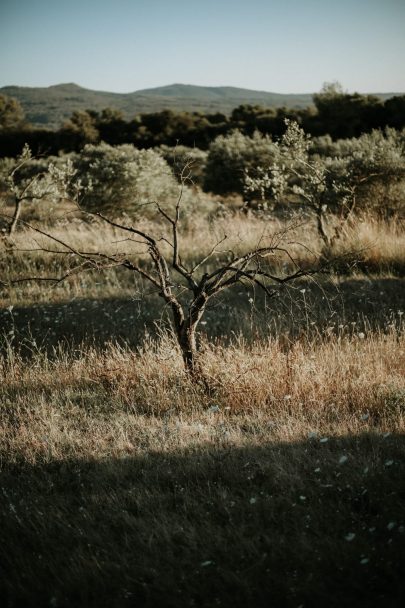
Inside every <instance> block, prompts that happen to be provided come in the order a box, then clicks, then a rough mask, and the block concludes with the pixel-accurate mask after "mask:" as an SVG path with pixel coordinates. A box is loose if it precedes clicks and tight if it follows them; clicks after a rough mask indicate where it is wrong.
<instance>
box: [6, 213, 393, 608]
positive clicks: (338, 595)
mask: <svg viewBox="0 0 405 608" xmlns="http://www.w3.org/2000/svg"><path fill="white" fill-rule="evenodd" d="M221 222H222V224H221ZM210 226H211V228H210ZM225 229H226V230H227V232H229V233H230V234H231V237H232V238H233V239H235V240H234V244H233V247H234V248H237V247H239V246H240V247H241V248H243V247H244V246H251V244H252V243H257V242H258V240H259V239H260V238H263V230H264V228H263V220H260V221H259V220H257V219H255V218H250V219H249V218H244V217H238V216H235V217H234V218H233V219H231V220H230V219H229V218H228V219H227V220H218V222H217V223H216V224H215V225H213V224H212V223H211V224H210V225H208V227H207V225H206V224H204V223H203V222H202V220H200V219H199V218H196V219H195V220H190V221H189V223H188V225H187V229H186V231H185V233H184V241H183V249H184V251H185V257H186V259H190V260H191V259H193V257H194V256H196V255H197V254H198V253H199V252H203V251H204V250H205V249H206V248H209V246H210V243H209V238H212V239H214V238H215V237H216V234H217V235H219V236H220V235H221V232H223V231H224V230H225ZM282 229H283V226H282V225H281V223H280V221H279V220H274V221H273V222H269V223H268V224H267V225H266V226H265V231H266V233H270V232H272V231H273V232H274V231H280V230H282ZM50 230H52V231H53V234H55V235H58V237H59V238H62V237H63V238H69V242H70V243H74V244H75V246H79V244H80V243H82V244H83V245H85V246H86V248H87V249H88V248H91V247H94V248H95V249H97V248H100V247H101V246H104V245H106V246H107V247H111V248H117V247H128V246H132V245H133V244H132V243H122V242H121V243H117V241H118V240H120V235H118V234H116V233H115V231H114V230H113V229H111V228H106V229H105V231H104V232H103V233H100V232H99V231H97V232H96V233H95V232H94V227H91V226H86V225H83V224H81V223H79V222H75V221H73V222H70V223H69V224H63V223H59V224H57V225H53V226H51V227H50ZM215 233H216V234H215ZM207 234H208V235H210V236H209V237H207ZM288 235H289V238H290V242H294V243H298V242H299V243H303V244H304V245H305V246H306V247H301V245H300V246H298V245H296V244H291V245H290V247H291V248H292V249H293V250H294V252H295V255H296V256H297V257H298V258H299V259H300V263H302V264H308V265H309V264H311V263H313V260H314V259H315V258H316V255H317V251H318V249H319V247H320V246H319V243H317V241H316V237H315V236H314V231H313V229H312V228H311V229H308V227H304V228H302V227H296V228H295V233H294V234H292V233H291V232H290V231H289V232H288ZM404 241H405V237H404V233H403V229H402V228H401V226H400V224H393V223H392V224H391V225H388V224H383V223H378V222H375V221H373V222H372V221H368V222H362V223H361V225H357V227H353V228H352V230H351V231H348V232H347V234H346V236H345V241H343V244H342V245H341V248H342V249H343V250H344V251H343V252H349V251H356V255H357V259H358V260H359V259H360V263H359V264H357V266H354V267H353V266H349V265H348V266H347V267H346V268H345V269H344V273H343V274H342V273H340V274H337V273H336V272H334V273H333V274H332V275H330V276H321V277H319V278H317V279H316V280H315V281H313V280H310V279H304V280H301V281H300V282H299V283H298V284H296V285H292V286H291V287H289V288H286V289H280V293H279V296H278V297H277V298H275V299H274V300H270V301H268V300H267V299H266V298H265V297H264V296H263V295H262V294H261V293H260V292H258V291H255V290H254V289H252V288H251V287H249V288H247V289H243V288H239V287H237V288H236V289H235V290H233V291H230V292H229V293H227V294H225V296H224V297H223V298H221V299H218V300H216V301H214V302H213V304H212V306H211V307H210V308H209V309H208V310H207V312H206V315H205V317H204V320H203V323H204V324H203V325H201V328H200V329H201V331H200V363H201V368H202V369H203V370H204V374H205V377H206V378H207V379H208V380H209V385H210V390H209V391H207V390H206V388H205V387H204V386H203V385H199V384H198V383H195V382H193V381H191V379H190V378H189V377H188V376H187V374H186V373H185V372H184V370H183V365H182V359H181V356H180V352H179V350H178V348H177V345H176V342H175V340H174V338H173V336H172V334H171V332H170V326H169V320H168V312H167V311H166V310H165V308H164V306H162V305H161V304H160V299H159V298H158V296H157V295H156V294H153V293H152V294H151V293H149V291H150V290H149V288H148V286H147V285H145V284H144V283H142V281H140V280H139V279H138V278H136V277H134V275H133V274H131V273H127V272H125V271H123V270H122V269H116V268H113V269H110V270H108V271H106V273H104V274H101V273H98V272H94V271H93V272H91V273H88V274H85V275H82V274H77V275H74V276H72V277H70V278H69V279H68V280H67V281H65V282H63V283H60V284H57V285H48V284H45V283H43V282H37V281H29V282H23V283H18V284H14V285H12V286H11V287H5V288H4V289H3V290H2V294H1V307H2V308H1V310H0V324H1V327H2V331H3V338H2V343H1V358H0V373H1V387H0V404H1V405H0V466H1V473H0V547H1V548H0V597H1V598H2V599H3V604H4V605H5V606H7V607H10V608H14V607H20V606H21V607H31V606H32V607H37V606H57V607H66V608H67V607H69V608H70V607H76V606H80V607H82V606H83V607H84V606H94V607H96V606H106V607H107V606H113V607H121V606H146V607H149V606H150V607H152V606H167V607H173V608H174V607H178V606H179V607H181V606H212V605H214V606H215V605H222V606H231V605H232V606H241V607H242V606H243V607H247V606H249V607H250V606H252V607H253V606H254V607H256V606H258V607H261V606H263V607H264V606H266V607H267V606H275V607H283V606H285V607H291V608H292V607H295V608H299V607H300V606H301V607H302V608H304V607H305V608H311V607H313V606H315V607H317V606H320V607H321V606H322V607H323V606H328V607H329V606H330V607H336V608H337V607H343V606H358V607H364V608H368V607H374V606H375V607H380V606H384V607H387V608H388V607H392V608H394V607H397V606H402V605H403V602H404V600H405V584H404V580H403V572H404V568H405V509H404V504H405V435H404V432H405V428H404V427H405V343H404V333H403V318H404V317H403V313H404V311H405V308H404V306H405V298H404V295H405V293H404V279H403V276H404V273H403V269H404V251H405V248H404V247H403V245H404ZM38 245H40V246H43V245H44V241H39V240H38V238H36V240H35V241H34V240H33V237H32V235H31V233H30V232H24V231H21V232H19V233H17V235H16V237H15V243H14V248H13V249H10V248H7V247H6V246H4V249H3V252H2V257H1V258H0V259H1V270H2V274H3V276H5V277H7V278H8V277H11V276H17V277H24V276H25V277H27V276H38V274H43V273H47V274H48V275H49V274H56V273H58V272H61V270H62V268H63V265H64V264H68V263H69V262H68V261H67V260H66V259H65V257H64V256H60V255H59V254H50V253H44V252H43V251H38V252H36V253H34V254H32V253H30V254H28V253H27V252H21V251H17V252H16V249H19V250H21V249H32V248H34V247H38ZM135 248H136V246H135V245H134V251H135ZM344 248H345V249H344ZM309 249H310V251H309ZM115 250H116V249H115ZM340 253H342V251H340ZM134 255H140V256H142V254H135V253H134ZM219 255H220V256H226V252H222V253H220V254H219ZM273 263H274V267H275V268H281V267H282V265H283V264H286V262H285V260H282V259H277V260H275V261H274V262H273ZM156 322H157V323H156Z"/></svg>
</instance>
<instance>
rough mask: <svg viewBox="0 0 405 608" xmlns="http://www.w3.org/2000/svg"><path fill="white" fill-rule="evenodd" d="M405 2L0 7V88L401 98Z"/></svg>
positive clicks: (66, 0)
mask: <svg viewBox="0 0 405 608" xmlns="http://www.w3.org/2000/svg"><path fill="white" fill-rule="evenodd" d="M404 66H405V0H246V1H241V0H0V86H4V85H10V84H16V85H21V86H49V85H52V84H58V83H62V82H75V83H77V84H80V85H81V86H84V87H87V88H90V89H98V90H106V91H117V92H130V91H135V90H138V89H142V88H148V87H155V86H161V85H164V84H171V83H174V82H177V83H178V82H181V83H186V84H199V85H212V86H217V85H231V86H239V87H246V88H251V89H260V90H265V91H273V92H279V93H303V92H314V91H318V90H319V89H320V88H321V86H322V84H323V83H324V82H326V81H332V80H338V81H340V82H341V83H342V85H343V87H344V88H345V89H347V90H348V91H350V92H352V91H359V92H392V91H395V92H404V91H405V67H404Z"/></svg>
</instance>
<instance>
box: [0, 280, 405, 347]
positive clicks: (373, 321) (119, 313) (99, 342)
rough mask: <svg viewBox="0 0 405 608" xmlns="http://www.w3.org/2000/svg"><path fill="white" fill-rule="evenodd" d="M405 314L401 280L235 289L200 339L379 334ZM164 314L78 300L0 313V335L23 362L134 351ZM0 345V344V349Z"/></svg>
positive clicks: (122, 303) (133, 304)
mask: <svg viewBox="0 0 405 608" xmlns="http://www.w3.org/2000/svg"><path fill="white" fill-rule="evenodd" d="M404 308H405V280H404V279H400V278H389V279H370V280H369V279H348V280H345V281H343V282H341V283H340V285H339V286H336V285H333V284H332V283H325V284H322V285H317V284H315V283H308V282H305V283H298V284H296V285H295V286H294V287H293V288H292V287H286V288H280V289H279V296H278V297H276V298H274V299H272V300H270V301H269V300H266V298H265V297H264V296H263V293H262V292H261V291H260V290H258V291H256V292H255V291H252V290H250V291H249V290H246V289H244V288H243V287H242V286H240V287H239V288H237V289H234V290H232V291H230V292H227V293H224V294H223V296H221V298H220V299H218V300H216V301H213V302H212V304H211V305H210V306H209V307H208V309H207V311H206V314H205V316H204V324H202V325H200V332H201V333H202V334H205V335H206V336H207V337H208V339H209V340H213V339H214V340H215V339H217V338H223V337H224V336H227V337H228V339H229V337H232V336H235V335H238V334H240V333H242V334H243V335H244V336H245V338H246V339H248V340H249V339H252V338H254V339H257V338H259V337H264V336H268V335H269V334H273V335H279V334H281V333H284V334H288V335H289V336H291V337H294V336H297V335H301V334H302V332H306V334H307V335H308V336H309V337H310V335H311V333H312V334H313V335H315V334H319V332H322V331H324V330H325V329H327V328H329V330H332V331H337V332H338V331H340V330H339V329H338V327H339V325H341V326H342V327H343V326H344V331H346V332H359V331H365V330H368V329H373V330H375V329H381V330H386V329H387V328H388V327H390V326H392V324H396V325H397V326H398V325H399V324H400V323H401V317H400V316H398V312H399V313H400V314H401V312H402V313H403V312H404ZM169 318H170V316H169V311H168V310H167V308H165V307H164V306H163V305H162V301H161V299H160V298H158V297H157V296H154V297H150V298H149V299H147V300H146V299H145V300H131V299H128V298H126V299H124V298H121V299H120V298H109V299H104V300H102V299H97V300H90V299H81V300H73V301H70V302H61V303H56V304H40V305H36V306H28V307H15V308H12V309H11V310H10V309H3V310H0V335H2V336H4V337H3V340H2V343H3V350H4V347H5V345H6V344H7V343H9V344H12V345H13V347H17V348H18V349H21V350H22V352H23V353H24V354H25V355H29V353H30V352H32V349H33V348H34V349H44V350H47V351H48V352H49V353H51V351H52V349H54V348H55V347H57V346H58V345H59V344H63V345H64V346H65V347H69V348H72V349H77V348H81V347H82V346H83V345H85V344H87V345H89V344H90V345H94V346H96V347H103V346H105V345H106V344H107V343H109V342H117V343H121V344H127V345H128V346H130V347H131V348H136V347H137V346H139V344H141V343H142V341H143V339H144V338H145V336H146V335H151V336H153V337H156V335H157V332H158V330H157V328H158V327H165V326H169ZM0 346H1V345H0Z"/></svg>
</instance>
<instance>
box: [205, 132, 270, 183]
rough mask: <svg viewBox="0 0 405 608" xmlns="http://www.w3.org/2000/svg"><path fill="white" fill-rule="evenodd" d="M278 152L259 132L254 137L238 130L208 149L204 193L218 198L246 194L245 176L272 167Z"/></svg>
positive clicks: (219, 138) (218, 140)
mask: <svg viewBox="0 0 405 608" xmlns="http://www.w3.org/2000/svg"><path fill="white" fill-rule="evenodd" d="M275 151H276V148H275V144H274V143H273V142H272V140H271V137H269V136H268V135H262V134H261V133H259V132H258V131H256V132H255V133H254V134H253V136H252V137H249V136H248V135H243V133H241V132H240V131H238V130H234V131H232V132H231V133H229V134H228V135H220V136H219V137H217V138H216V139H215V140H214V141H213V143H212V144H211V146H210V148H209V152H208V158H207V166H206V178H205V183H204V188H205V190H208V191H212V192H215V193H217V194H234V193H238V194H243V193H244V190H245V174H246V172H250V171H253V170H254V169H255V168H257V167H260V166H268V165H269V164H271V163H272V162H273V160H274V154H275Z"/></svg>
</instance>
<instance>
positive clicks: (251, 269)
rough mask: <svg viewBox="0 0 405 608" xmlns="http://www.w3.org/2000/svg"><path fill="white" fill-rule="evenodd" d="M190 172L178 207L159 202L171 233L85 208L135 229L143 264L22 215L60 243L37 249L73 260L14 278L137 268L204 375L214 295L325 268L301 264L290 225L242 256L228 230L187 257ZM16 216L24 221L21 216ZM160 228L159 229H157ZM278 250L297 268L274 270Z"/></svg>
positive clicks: (191, 365) (190, 368) (190, 361)
mask: <svg viewBox="0 0 405 608" xmlns="http://www.w3.org/2000/svg"><path fill="white" fill-rule="evenodd" d="M189 171H190V166H189V164H186V166H185V167H184V168H183V171H182V173H181V176H180V177H181V180H180V181H181V185H180V192H179V196H178V199H177V201H176V203H175V206H174V208H173V210H172V212H169V211H167V210H166V209H164V208H163V207H162V206H161V205H160V204H159V203H153V204H154V205H155V206H156V210H157V212H158V214H159V216H160V218H161V221H162V222H163V224H164V225H165V226H166V228H169V236H157V235H156V234H152V231H144V230H142V229H141V228H140V227H138V226H137V225H136V224H134V225H131V224H127V223H122V222H121V221H118V220H114V219H110V218H109V217H106V216H105V215H103V214H102V213H100V212H91V213H90V212H86V211H84V210H82V211H83V213H85V214H86V215H87V216H90V217H91V218H93V219H94V218H97V223H98V222H103V223H106V224H109V225H110V226H113V227H114V228H115V229H118V230H122V231H123V232H124V233H127V234H129V236H128V238H126V239H123V240H128V241H134V242H136V243H138V244H139V243H140V244H142V245H143V246H145V249H144V252H145V253H147V255H148V257H149V264H144V263H142V260H140V259H139V256H138V257H137V258H134V256H133V255H132V254H125V253H106V252H102V251H97V252H92V251H84V250H79V249H77V248H75V247H73V246H72V245H71V244H69V242H67V241H66V240H61V239H60V238H57V237H55V236H53V235H52V234H51V233H50V232H49V231H46V230H43V229H41V228H39V227H37V226H34V225H32V224H29V223H27V222H24V221H23V220H19V222H20V224H21V225H24V226H25V227H26V228H28V229H30V230H32V231H33V232H35V233H36V234H39V235H42V236H43V237H46V239H49V240H50V241H51V242H53V243H54V245H57V248H56V249H51V248H48V247H45V246H44V245H43V243H41V244H39V246H38V248H37V249H35V250H33V249H30V250H29V251H42V252H48V253H52V254H60V255H63V256H69V257H70V259H71V260H73V263H72V262H71V263H70V268H69V270H68V271H67V272H65V273H64V274H62V275H61V276H58V277H50V276H32V277H23V278H19V279H16V280H14V281H11V282H12V283H19V282H23V281H32V280H36V281H38V280H39V281H50V282H60V281H63V280H64V279H66V278H68V277H69V276H71V275H72V274H75V273H78V272H83V271H86V270H91V269H97V270H102V269H106V268H112V267H119V266H120V267H123V268H125V269H127V270H129V271H131V272H134V273H136V274H137V275H139V276H141V277H142V278H143V279H145V280H146V281H148V282H149V283H150V284H151V285H152V286H153V287H154V288H155V289H156V291H157V293H158V294H159V296H160V297H161V298H162V299H163V300H164V302H165V303H166V305H167V306H168V307H169V309H170V311H171V318H172V324H173V329H174V332H175V335H176V338H177V342H178V345H179V347H180V350H181V354H182V357H183V361H184V366H185V369H186V371H187V372H188V373H189V374H190V375H191V376H192V377H193V378H194V379H201V378H202V376H203V374H202V371H201V368H200V365H199V361H198V347H197V328H198V325H199V322H200V321H201V318H202V316H203V315H204V312H205V311H206V308H207V305H208V303H209V301H210V300H211V299H212V298H214V297H215V296H217V295H218V294H219V293H221V292H223V291H224V290H226V289H230V288H232V287H233V286H235V285H236V284H238V283H242V284H245V285H246V284H248V285H254V286H256V287H258V288H260V289H261V290H263V291H264V293H265V294H266V295H267V296H268V297H270V298H272V297H274V296H275V295H277V294H278V291H277V290H275V289H274V287H275V286H276V285H282V284H286V283H291V282H292V281H294V280H296V279H299V278H301V277H304V276H307V275H313V274H315V273H316V272H319V271H320V269H319V268H314V269H311V270H308V269H304V268H301V267H300V266H299V265H298V263H297V262H296V261H295V259H294V258H293V257H292V255H291V254H290V252H289V248H290V245H292V243H291V242H290V243H287V244H285V241H286V235H288V234H289V232H288V229H285V230H283V231H280V232H278V233H276V234H272V235H265V234H264V233H263V235H262V236H261V238H260V239H259V242H258V243H257V246H256V247H255V248H253V249H250V250H248V251H246V252H245V253H243V254H241V255H238V254H237V253H236V252H235V251H234V250H233V249H232V248H230V249H227V250H226V252H224V251H223V250H222V251H221V250H220V249H219V248H220V246H221V245H223V244H224V243H225V241H227V239H228V237H227V236H226V235H224V236H223V237H222V238H219V239H218V240H217V242H216V243H215V245H214V246H213V247H211V249H210V250H209V251H208V252H207V254H206V255H205V256H203V257H201V259H199V260H198V261H197V262H196V263H194V264H193V265H190V264H187V263H186V262H184V261H183V259H182V255H181V225H182V220H181V202H182V196H183V190H184V187H185V184H186V182H187V180H188V179H189V178H190V173H189ZM16 221H18V217H17V220H16ZM157 230H158V228H156V231H157ZM168 250H169V252H170V253H169V254H168V253H167V251H168ZM221 253H222V254H223V253H226V257H227V260H226V262H224V261H222V262H221V261H220V259H221ZM278 255H279V256H280V255H282V256H284V257H285V259H286V260H287V261H288V262H289V263H288V264H285V265H284V266H289V267H290V269H291V268H292V271H291V272H290V273H285V274H278V273H277V272H275V271H274V272H272V271H271V266H270V264H269V263H268V259H269V258H271V257H277V256H278ZM223 257H224V256H222V260H223ZM213 262H216V264H217V267H216V268H215V269H214V270H211V271H210V272H208V271H205V270H206V269H207V268H208V266H209V263H210V264H211V267H212V263H213Z"/></svg>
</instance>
